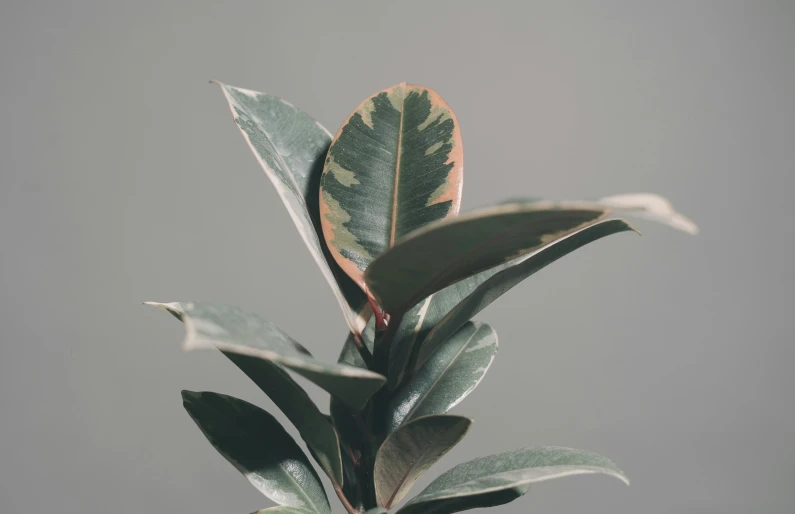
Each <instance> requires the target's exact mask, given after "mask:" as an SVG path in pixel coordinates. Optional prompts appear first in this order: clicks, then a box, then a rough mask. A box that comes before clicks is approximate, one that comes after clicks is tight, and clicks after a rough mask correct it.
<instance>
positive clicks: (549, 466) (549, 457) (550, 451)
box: [398, 447, 629, 514]
mask: <svg viewBox="0 0 795 514" xmlns="http://www.w3.org/2000/svg"><path fill="white" fill-rule="evenodd" d="M593 473H602V474H605V475H610V476H613V477H615V478H618V479H619V480H621V481H623V482H625V483H627V484H629V481H628V480H627V478H626V476H625V475H624V473H623V472H622V471H621V470H620V469H619V468H618V467H617V466H616V465H615V463H613V462H612V461H610V460H609V459H606V458H605V457H601V456H599V455H596V454H595V453H590V452H584V451H581V450H573V449H571V448H559V447H544V448H534V449H519V450H512V451H508V452H504V453H499V454H496V455H491V456H489V457H481V458H478V459H474V460H471V461H469V462H465V463H463V464H459V465H458V466H455V467H454V468H452V469H450V470H449V471H447V472H445V473H443V474H442V475H441V476H439V478H437V479H436V480H434V481H433V482H431V484H430V485H429V486H428V487H426V488H425V490H424V491H422V492H421V493H420V494H419V495H417V496H416V497H414V498H413V499H412V500H411V501H410V502H409V503H407V504H406V505H405V506H404V507H403V508H402V509H400V511H398V512H400V513H402V514H419V513H422V514H450V513H453V512H460V511H462V510H467V509H471V508H475V507H492V506H495V505H501V504H503V503H507V502H509V501H512V500H514V499H516V498H518V497H519V496H521V495H522V494H524V493H525V492H527V486H529V485H530V484H533V483H536V482H541V481H544V480H551V479H554V478H562V477H566V476H572V475H584V474H593Z"/></svg>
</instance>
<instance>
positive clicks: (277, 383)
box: [224, 352, 344, 485]
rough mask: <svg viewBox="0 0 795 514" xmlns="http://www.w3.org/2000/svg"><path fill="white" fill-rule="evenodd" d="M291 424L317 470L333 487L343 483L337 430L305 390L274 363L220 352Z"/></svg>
mask: <svg viewBox="0 0 795 514" xmlns="http://www.w3.org/2000/svg"><path fill="white" fill-rule="evenodd" d="M224 355H226V356H227V357H228V358H229V360H231V361H232V362H233V363H235V365H237V367H238V368H240V369H241V370H242V371H243V372H244V373H245V374H246V375H248V377H249V378H250V379H251V380H253V381H254V383H255V384H257V386H259V388H260V389H262V391H264V392H265V394H267V395H268V397H269V398H270V399H271V400H272V401H273V403H275V404H276V406H277V407H279V409H281V411H282V412H283V413H284V414H285V416H287V418H288V419H289V420H290V421H291V422H292V424H293V425H294V426H295V428H296V429H298V433H299V434H301V437H302V438H303V440H304V442H306V445H307V446H308V447H309V449H310V450H311V452H312V456H313V457H314V458H315V460H317V462H318V464H320V467H321V468H322V469H323V471H324V472H325V473H326V475H328V477H329V478H330V479H331V481H332V482H333V483H335V484H338V485H342V484H344V478H343V474H342V456H341V455H340V441H339V436H338V435H337V431H336V430H334V427H333V425H332V424H331V422H330V421H329V420H328V418H327V417H326V416H325V415H324V414H323V413H321V412H320V410H319V409H318V408H317V406H316V405H315V403H314V402H313V401H312V399H311V398H309V395H308V394H306V391H304V389H303V388H302V387H301V386H300V385H298V383H297V382H296V381H295V380H293V379H292V378H291V377H290V375H289V374H288V373H287V372H286V371H284V369H282V367H281V366H279V365H278V364H276V363H274V362H270V361H265V360H262V359H258V358H256V357H248V356H245V355H238V354H236V353H229V352H224Z"/></svg>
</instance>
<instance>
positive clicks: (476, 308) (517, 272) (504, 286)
mask: <svg viewBox="0 0 795 514" xmlns="http://www.w3.org/2000/svg"><path fill="white" fill-rule="evenodd" d="M632 230H634V229H633V228H632V227H631V226H630V225H629V224H628V223H627V222H625V221H624V220H619V219H612V220H607V221H603V222H600V223H596V224H594V225H591V226H589V227H586V228H584V229H582V230H580V231H579V232H576V233H574V234H572V235H570V236H568V237H566V238H564V239H563V240H560V241H557V242H555V243H553V244H552V245H549V246H546V247H544V248H542V249H541V250H538V251H537V252H535V253H533V254H531V255H529V256H526V257H523V258H521V259H519V260H518V261H512V262H510V263H509V265H507V266H503V267H502V268H499V267H498V268H495V269H497V271H498V273H495V274H494V275H492V276H491V277H488V278H487V280H485V281H484V282H483V283H481V284H480V285H478V286H477V287H476V288H475V289H474V291H472V293H470V294H469V295H467V296H466V297H465V298H462V299H461V301H460V302H459V303H458V304H457V305H456V306H455V307H453V308H452V309H451V310H450V311H449V312H448V313H447V314H446V315H445V316H444V317H443V318H442V319H441V320H439V321H438V322H437V323H436V324H435V326H434V327H433V329H432V330H431V331H430V332H429V333H428V334H427V337H426V338H425V340H424V341H423V342H422V344H421V346H420V347H419V357H418V359H417V365H418V366H421V365H422V364H423V363H424V362H425V361H426V360H427V359H428V357H429V356H430V355H431V354H433V352H434V351H435V350H436V348H437V347H439V345H441V344H442V343H444V341H446V340H447V338H448V337H450V336H451V335H452V334H454V333H455V332H456V331H457V330H458V329H459V328H460V327H461V326H462V325H463V324H464V323H466V322H467V321H469V320H470V319H472V317H473V316H475V315H476V314H477V313H479V312H480V311H482V310H483V309H485V308H486V307H487V306H488V305H489V304H491V302H493V301H494V300H496V299H497V298H499V297H500V296H502V295H503V294H505V293H506V292H507V291H508V290H510V289H511V288H512V287H514V286H515V285H517V284H519V283H520V282H521V281H522V280H524V279H526V278H527V277H529V276H530V275H533V274H534V273H536V272H537V271H540V270H541V269H542V268H544V267H546V266H547V265H549V264H552V263H553V262H555V261H556V260H558V259H560V258H561V257H564V256H565V255H568V254H569V253H571V252H573V251H574V250H577V249H578V248H581V247H583V246H585V245H586V244H588V243H590V242H593V241H596V240H597V239H601V238H603V237H606V236H609V235H611V234H617V233H619V232H625V231H632ZM467 280H469V279H467ZM467 280H465V281H462V282H466V281H467ZM443 293H444V291H440V292H439V293H437V295H441V294H443ZM437 295H434V296H437Z"/></svg>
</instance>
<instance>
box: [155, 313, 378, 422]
mask: <svg viewBox="0 0 795 514" xmlns="http://www.w3.org/2000/svg"><path fill="white" fill-rule="evenodd" d="M147 303H148V304H149V305H154V306H156V307H161V308H163V309H165V310H167V311H168V312H170V313H171V314H173V315H174V316H175V317H177V318H178V319H180V320H181V321H183V322H184V323H185V341H184V343H183V347H184V348H185V349H187V350H192V349H195V348H213V347H214V348H218V349H219V350H221V351H222V352H226V353H234V354H238V355H245V356H248V357H255V358H258V359H262V360H266V361H272V362H275V363H278V364H281V365H282V366H284V367H287V368H289V369H291V370H293V371H295V372H296V373H298V374H299V375H302V376H304V377H306V378H308V379H309V380H311V381H312V382H314V383H315V384H317V385H319V386H320V387H322V388H323V389H325V390H326V391H328V392H329V393H331V394H332V395H334V396H336V397H337V398H339V399H340V400H341V401H343V402H345V403H346V404H347V405H349V406H350V407H351V408H353V409H355V410H359V409H361V408H363V407H364V405H365V404H366V403H367V400H368V399H369V398H370V397H371V396H372V395H373V394H374V393H375V392H376V391H378V389H380V388H381V386H382V385H383V383H384V382H385V381H386V378H385V377H383V376H381V375H379V374H378V373H373V372H372V371H368V370H366V369H361V368H357V367H354V366H347V365H343V364H328V363H325V362H322V361H319V360H317V359H315V358H314V357H312V354H310V353H309V351H307V350H306V348H304V347H303V346H301V345H300V344H298V343H297V342H296V341H295V340H294V339H292V338H291V337H290V336H288V335H287V334H285V333H284V332H282V331H281V330H280V329H279V328H278V327H277V326H276V325H274V324H273V323H271V322H269V321H265V320H264V319H262V318H261V317H259V316H258V315H256V314H252V313H249V312H245V311H243V310H241V309H238V308H237V307H229V306H225V305H216V304H207V303H193V302H189V303H178V302H174V303H156V302H147Z"/></svg>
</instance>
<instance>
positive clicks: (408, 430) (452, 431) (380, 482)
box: [373, 415, 472, 509]
mask: <svg viewBox="0 0 795 514" xmlns="http://www.w3.org/2000/svg"><path fill="white" fill-rule="evenodd" d="M471 424H472V420H470V419H468V418H463V417H461V416H449V415H448V416H425V417H422V418H417V419H415V420H413V421H411V422H409V423H406V424H405V425H403V426H402V427H400V428H399V429H397V430H396V431H394V432H392V433H391V434H390V435H389V436H388V437H387V438H386V440H385V441H384V443H383V444H382V445H381V448H380V449H379V450H378V455H377V456H376V458H375V468H374V471H373V475H374V480H375V494H376V499H377V501H378V505H381V506H382V507H386V508H387V509H389V508H391V507H392V506H393V505H395V504H396V503H398V502H399V501H400V500H401V499H403V497H404V496H405V495H406V493H408V492H409V490H410V489H411V487H412V486H413V485H414V483H415V482H416V481H417V480H418V479H419V478H420V477H421V476H422V475H423V473H425V472H426V471H428V469H430V467H431V466H433V465H434V464H435V463H436V461H438V460H439V459H441V458H442V456H443V455H444V454H446V453H447V452H448V451H450V450H451V449H452V448H453V446H455V445H456V444H458V442H459V441H460V440H461V439H462V438H463V437H464V435H465V434H466V433H467V431H468V430H469V427H470V425H471Z"/></svg>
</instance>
